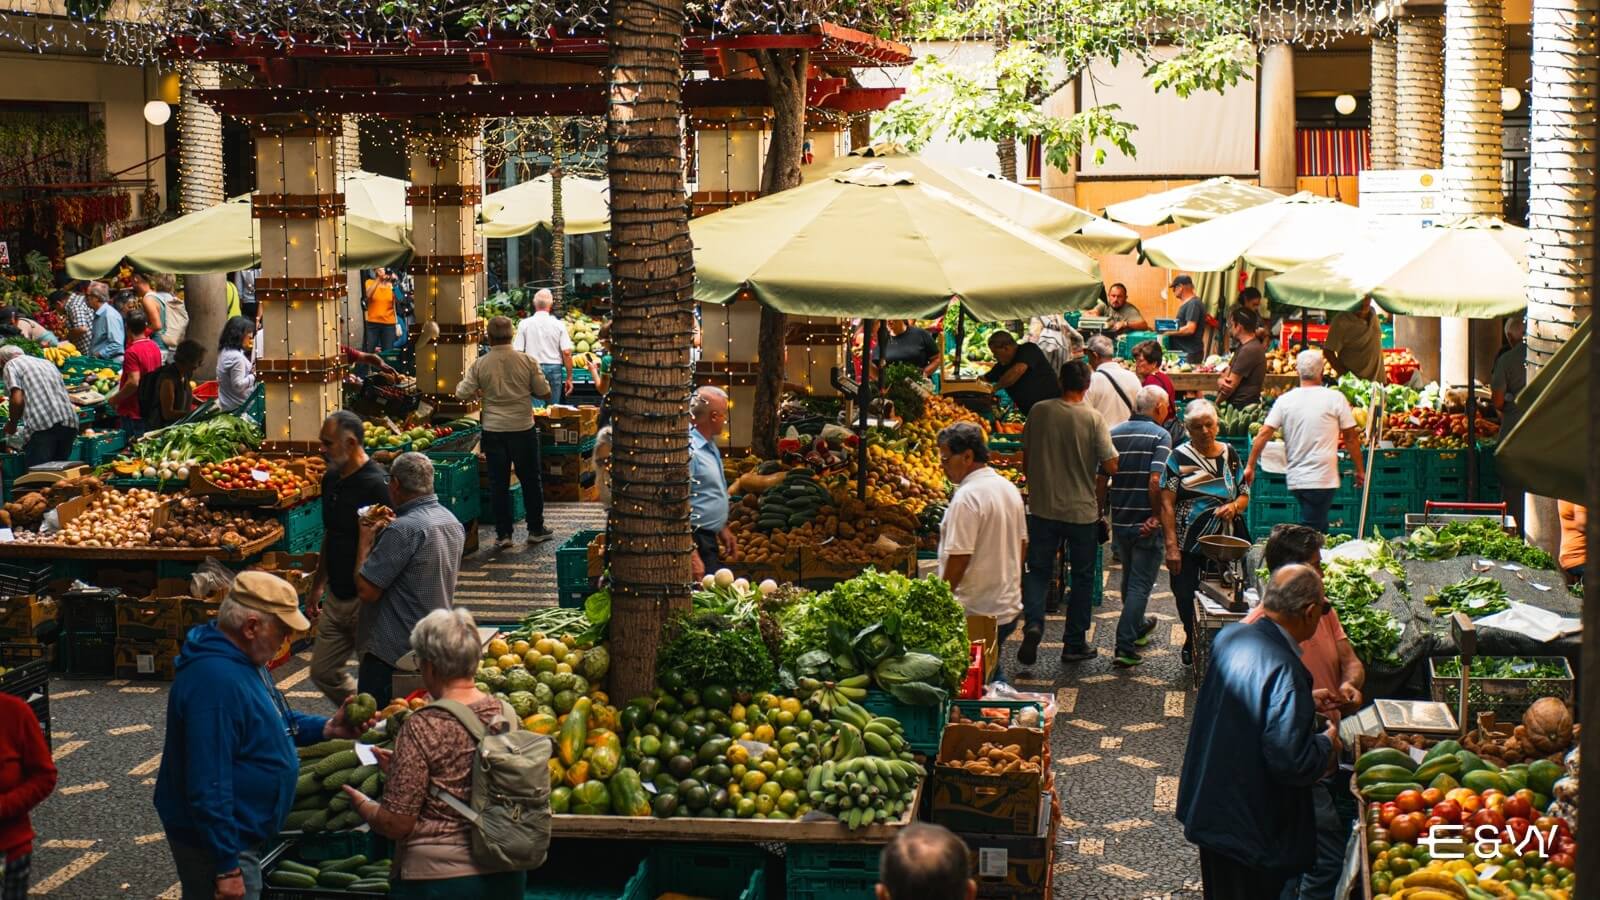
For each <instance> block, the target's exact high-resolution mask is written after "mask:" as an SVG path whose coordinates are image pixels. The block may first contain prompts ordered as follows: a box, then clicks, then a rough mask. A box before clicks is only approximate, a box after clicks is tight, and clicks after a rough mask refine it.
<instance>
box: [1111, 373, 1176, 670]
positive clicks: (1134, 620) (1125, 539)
mask: <svg viewBox="0 0 1600 900" xmlns="http://www.w3.org/2000/svg"><path fill="white" fill-rule="evenodd" d="M1133 407H1134V415H1133V418H1132V419H1129V420H1128V421H1126V422H1123V423H1122V424H1120V425H1118V426H1116V427H1115V428H1112V429H1111V445H1112V446H1113V447H1114V448H1116V451H1117V472H1116V474H1115V475H1112V476H1111V482H1110V486H1109V490H1108V492H1107V499H1108V501H1109V502H1110V505H1111V541H1112V543H1113V545H1115V547H1116V550H1117V558H1118V559H1120V560H1122V616H1121V617H1120V618H1118V619H1117V643H1116V658H1115V659H1114V660H1113V664H1114V665H1116V666H1118V667H1119V668H1124V669H1127V668H1132V667H1133V666H1136V665H1138V664H1139V663H1140V662H1141V661H1142V660H1141V659H1140V658H1139V648H1140V647H1143V646H1144V645H1145V643H1146V642H1147V641H1148V640H1149V635H1150V632H1151V631H1153V630H1155V627H1156V618H1155V616H1147V615H1145V614H1144V611H1145V607H1146V605H1147V604H1148V603H1149V602H1150V592H1151V590H1153V589H1154V588H1155V584H1156V576H1157V575H1158V574H1159V573H1160V572H1161V561H1162V560H1163V559H1164V558H1165V557H1164V556H1163V555H1162V536H1161V517H1160V516H1158V515H1156V510H1158V509H1160V508H1161V499H1160V498H1161V473H1162V472H1165V471H1166V468H1167V457H1168V456H1169V455H1171V453H1172V436H1171V435H1169V434H1168V433H1167V430H1166V429H1165V428H1163V427H1162V426H1161V425H1160V424H1158V423H1159V422H1162V421H1164V420H1165V419H1166V417H1167V395H1166V392H1165V391H1163V390H1161V388H1159V387H1157V386H1156V385H1153V384H1147V385H1144V386H1143V387H1141V388H1139V390H1138V393H1136V394H1134V400H1133Z"/></svg>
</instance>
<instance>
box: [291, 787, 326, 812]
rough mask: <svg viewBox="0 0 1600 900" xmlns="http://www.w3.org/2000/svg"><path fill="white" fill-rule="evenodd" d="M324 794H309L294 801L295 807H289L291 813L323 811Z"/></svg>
mask: <svg viewBox="0 0 1600 900" xmlns="http://www.w3.org/2000/svg"><path fill="white" fill-rule="evenodd" d="M323 803H324V801H323V799H322V793H321V792H320V791H319V792H318V793H315V794H307V795H305V796H304V797H301V798H299V799H298V800H295V801H294V806H291V807H289V811H290V812H304V811H305V810H308V809H321V808H322V806H323Z"/></svg>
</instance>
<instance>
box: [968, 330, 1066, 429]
mask: <svg viewBox="0 0 1600 900" xmlns="http://www.w3.org/2000/svg"><path fill="white" fill-rule="evenodd" d="M989 352H990V353H993V354H994V366H993V367H992V368H991V369H989V371H988V372H987V373H985V374H984V376H983V380H984V381H987V382H989V383H990V384H992V385H994V386H995V388H996V389H1004V390H1005V392H1006V394H1007V395H1009V396H1010V397H1011V403H1012V405H1013V406H1015V407H1016V408H1017V411H1018V412H1020V413H1022V414H1023V415H1025V416H1026V415H1028V414H1029V413H1030V412H1031V411H1032V409H1033V406H1034V404H1036V403H1039V402H1041V401H1044V400H1051V399H1055V398H1057V397H1060V396H1061V385H1060V383H1058V382H1057V381H1056V373H1055V372H1054V371H1053V370H1051V368H1050V361H1049V360H1048V359H1046V358H1045V355H1044V351H1043V350H1041V349H1039V346H1038V345H1037V344H1033V343H1023V344H1018V343H1017V339H1016V338H1014V337H1012V336H1011V332H1009V331H996V332H995V333H993V334H991V335H989Z"/></svg>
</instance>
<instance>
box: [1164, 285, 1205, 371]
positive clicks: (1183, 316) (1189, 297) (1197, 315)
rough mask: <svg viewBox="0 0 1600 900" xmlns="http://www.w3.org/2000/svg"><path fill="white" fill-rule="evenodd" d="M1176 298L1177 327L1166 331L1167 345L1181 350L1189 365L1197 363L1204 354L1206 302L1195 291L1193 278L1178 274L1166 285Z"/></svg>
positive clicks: (1203, 357)
mask: <svg viewBox="0 0 1600 900" xmlns="http://www.w3.org/2000/svg"><path fill="white" fill-rule="evenodd" d="M1168 287H1169V288H1170V289H1171V290H1172V293H1173V296H1174V297H1177V298H1178V302H1179V304H1180V305H1179V307H1178V327H1177V329H1176V330H1173V331H1169V332H1166V338H1167V346H1168V347H1171V348H1172V349H1173V350H1179V351H1182V352H1183V354H1184V356H1185V357H1187V358H1188V360H1189V363H1190V365H1196V366H1197V365H1199V364H1200V362H1201V361H1202V360H1204V359H1205V356H1206V304H1205V301H1204V300H1201V299H1200V295H1199V294H1197V293H1195V290H1194V279H1193V278H1190V277H1189V276H1188V275H1179V276H1178V277H1176V278H1174V279H1172V284H1170V285H1168Z"/></svg>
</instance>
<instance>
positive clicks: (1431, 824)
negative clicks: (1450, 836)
mask: <svg viewBox="0 0 1600 900" xmlns="http://www.w3.org/2000/svg"><path fill="white" fill-rule="evenodd" d="M1450 824H1452V823H1451V822H1449V821H1447V820H1446V819H1445V818H1444V817H1443V816H1429V817H1428V818H1427V820H1426V821H1424V822H1423V823H1422V833H1423V834H1433V833H1434V831H1433V829H1434V828H1436V827H1437V826H1440V825H1450ZM1439 836H1440V837H1444V836H1445V835H1444V834H1442V833H1441V834H1440V835H1439Z"/></svg>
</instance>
